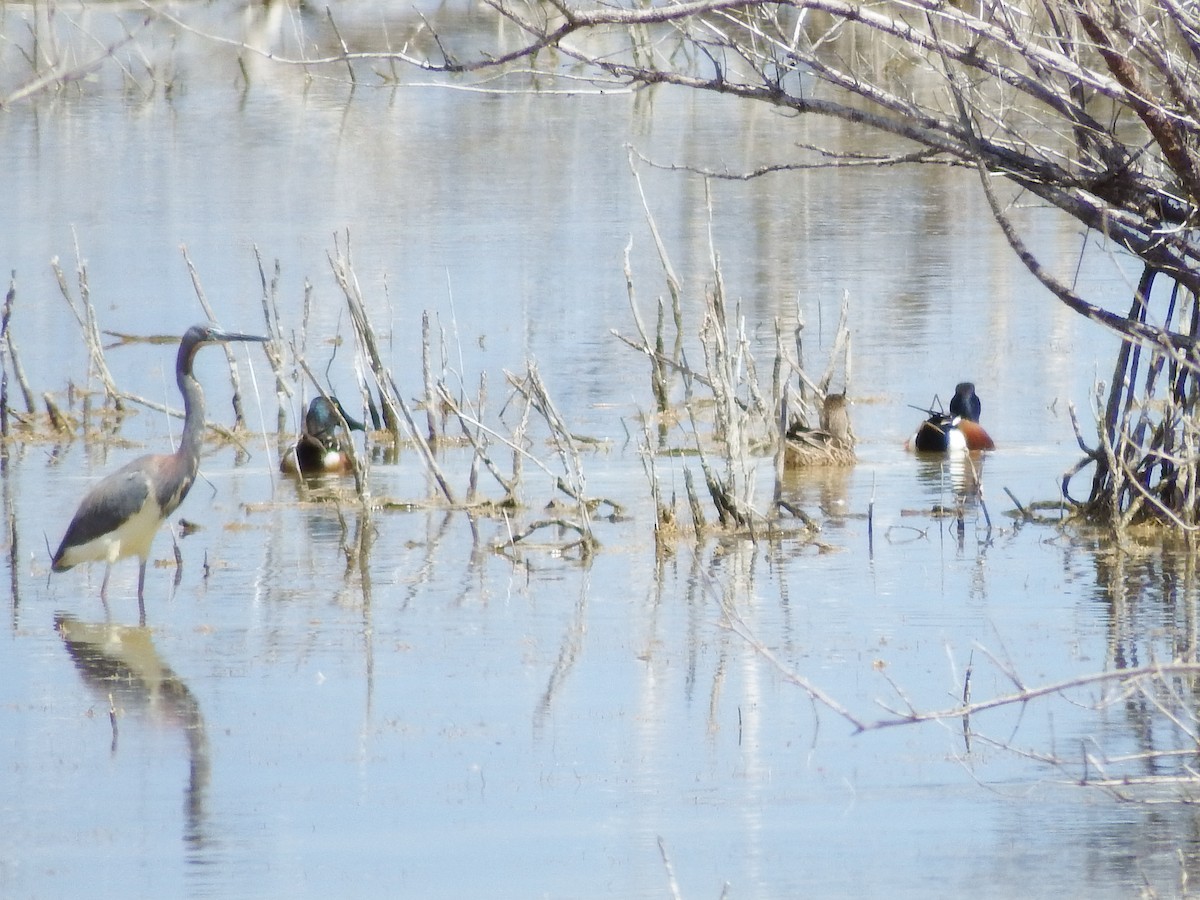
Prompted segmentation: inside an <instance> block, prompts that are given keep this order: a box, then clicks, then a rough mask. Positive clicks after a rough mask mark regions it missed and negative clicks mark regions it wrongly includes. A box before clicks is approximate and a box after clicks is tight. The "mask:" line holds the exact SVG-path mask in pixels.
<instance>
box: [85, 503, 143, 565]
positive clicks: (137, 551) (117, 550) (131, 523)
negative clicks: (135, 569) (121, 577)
mask: <svg viewBox="0 0 1200 900" xmlns="http://www.w3.org/2000/svg"><path fill="white" fill-rule="evenodd" d="M161 521H162V520H161V519H160V518H159V516H158V506H157V504H155V503H154V502H153V501H151V502H148V503H145V504H143V505H142V508H141V509H140V510H138V511H137V512H136V513H135V514H134V515H133V516H131V517H130V518H128V519H126V520H125V521H124V522H122V523H121V524H120V525H118V526H117V528H116V529H115V530H114V531H110V532H109V533H108V534H102V535H100V537H98V538H92V539H91V540H90V541H88V542H87V543H86V544H80V545H79V546H78V547H69V548H67V550H66V552H65V553H63V563H64V564H65V565H66V566H67V567H68V568H69V567H71V566H77V565H79V564H80V563H84V562H106V563H109V564H110V565H111V564H112V563H115V562H116V561H117V560H118V559H124V558H125V557H127V556H136V557H138V558H139V559H146V558H147V557H148V556H149V555H150V543H151V542H152V541H153V540H154V535H155V533H156V532H157V531H158V526H159V523H160V522H161Z"/></svg>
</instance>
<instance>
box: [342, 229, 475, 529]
mask: <svg viewBox="0 0 1200 900" xmlns="http://www.w3.org/2000/svg"><path fill="white" fill-rule="evenodd" d="M335 251H336V252H335V255H332V256H330V257H329V264H330V267H331V268H332V269H333V275H334V278H335V279H336V280H337V283H338V287H340V288H341V290H342V294H343V295H344V296H345V298H346V305H347V307H348V308H349V310H350V321H351V322H353V323H354V334H355V337H356V338H357V340H358V347H359V350H360V352H361V353H362V355H363V356H365V357H366V360H367V364H368V365H369V366H370V368H371V371H372V373H373V374H374V376H375V382H376V384H377V385H378V387H379V396H380V399H381V401H382V402H383V406H384V410H385V420H386V421H389V422H391V423H393V424H391V425H390V426H389V427H390V428H391V430H392V440H393V441H394V442H395V444H396V446H397V447H399V446H400V443H401V441H400V433H399V424H398V423H399V421H400V417H401V416H403V418H404V421H405V423H406V424H407V425H408V430H409V434H410V435H411V436H412V439H413V442H414V443H415V444H416V445H417V449H418V450H419V451H420V454H421V459H422V460H423V461H424V462H425V466H426V468H428V470H429V472H430V474H431V475H432V476H433V478H434V480H435V481H436V482H437V485H438V489H439V490H440V491H441V492H442V495H443V496H444V497H445V498H446V502H447V503H449V504H450V505H451V506H456V505H457V501H456V500H455V499H454V492H453V491H452V490H451V489H450V484H449V482H447V481H446V477H445V475H443V474H442V470H441V467H440V466H439V465H438V462H437V460H436V459H435V458H434V455H433V450H432V449H431V448H430V446H429V442H428V441H427V440H425V438H424V436H423V435H422V434H421V432H420V431H418V430H417V426H416V423H415V422H414V421H413V416H412V412H411V411H410V410H409V408H408V404H407V403H405V401H404V397H403V395H401V393H400V390H399V388H397V387H396V383H395V381H394V380H393V379H392V374H391V372H390V371H389V370H388V368H387V367H386V366H385V365H384V364H383V360H382V358H381V356H380V353H379V346H378V342H377V341H376V340H375V331H374V329H373V328H372V327H371V322H370V319H369V318H368V316H367V311H366V306H365V305H364V303H363V298H362V291H361V289H360V287H359V284H358V277H357V276H356V275H355V274H354V266H353V262H352V260H351V258H350V236H349V233H347V235H346V252H345V255H343V254H342V250H341V247H340V245H338V244H337V243H336V242H335Z"/></svg>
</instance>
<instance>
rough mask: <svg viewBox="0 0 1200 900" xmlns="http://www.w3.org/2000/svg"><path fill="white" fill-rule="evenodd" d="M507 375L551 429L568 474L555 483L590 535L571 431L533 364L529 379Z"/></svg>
mask: <svg viewBox="0 0 1200 900" xmlns="http://www.w3.org/2000/svg"><path fill="white" fill-rule="evenodd" d="M504 374H505V376H506V377H507V378H508V380H509V382H510V383H511V384H512V385H513V387H515V388H516V389H517V390H518V391H520V392H521V393H522V394H523V395H524V396H525V397H526V398H527V399H528V400H529V402H530V403H531V404H532V406H533V408H534V409H535V410H536V411H537V412H538V413H540V414H541V416H542V418H543V419H544V420H545V422H546V425H547V426H548V427H549V428H550V441H551V443H552V444H553V445H554V448H555V450H556V451H557V452H558V458H559V462H560V463H561V464H562V468H563V473H564V475H563V476H556V477H555V483H556V484H557V485H558V488H559V490H561V491H562V492H563V493H564V494H566V495H567V496H568V497H570V498H571V499H573V500H575V501H576V503H578V504H579V514H580V517H581V518H582V520H583V522H584V527H585V528H586V529H587V530H588V531H590V530H591V524H590V522H589V521H588V520H589V516H588V508H587V498H586V493H587V488H586V479H585V478H584V474H583V463H582V461H581V460H580V458H579V448H578V447H577V446H576V445H575V440H574V437H573V436H572V434H571V432H570V430H569V429H568V428H567V424H566V422H565V421H564V419H563V417H562V415H561V414H560V413H559V412H558V409H557V408H556V407H555V406H554V401H552V400H551V399H550V393H549V391H547V390H546V385H545V384H544V383H543V381H542V376H541V374H540V373H539V372H538V368H537V365H536V364H535V363H533V362H532V361H531V362H528V363H526V369H525V378H524V379H522V380H518V379H516V378H514V377H513V375H512V374H511V373H509V372H505V373H504ZM564 478H565V480H564Z"/></svg>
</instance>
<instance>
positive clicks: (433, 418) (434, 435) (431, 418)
mask: <svg viewBox="0 0 1200 900" xmlns="http://www.w3.org/2000/svg"><path fill="white" fill-rule="evenodd" d="M421 379H422V381H423V382H424V385H425V425H426V427H427V428H428V429H429V432H428V434H429V443H430V444H436V443H437V442H438V441H439V440H441V435H440V434H439V431H438V425H437V404H436V403H435V402H434V388H433V373H432V367H431V366H430V362H429V310H424V311H422V312H421Z"/></svg>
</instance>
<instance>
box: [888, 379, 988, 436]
mask: <svg viewBox="0 0 1200 900" xmlns="http://www.w3.org/2000/svg"><path fill="white" fill-rule="evenodd" d="M982 409H983V404H982V403H980V402H979V395H978V394H976V393H975V385H973V384H972V383H971V382H969V381H963V382H961V383H959V384H958V386H957V387H955V388H954V397H953V398H952V399H951V400H950V412H949V414H946V413H943V412H935V411H933V410H927V412H928V413H929V418H927V419H926V420H925V421H924V422H922V423H921V426H920V427H919V428H918V429H917V433H916V434H915V435H914V436H913V438H912V440H911V441H909V444H910V445H911V446H912V448H913V449H914V450H918V451H920V452H922V453H945V452H947V451H956V450H968V451H970V450H995V449H996V445H995V443H993V441H992V438H991V436H990V435H989V434H988V433H987V432H986V431H984V430H983V426H982V425H980V424H979V414H980V412H981V411H982Z"/></svg>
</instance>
